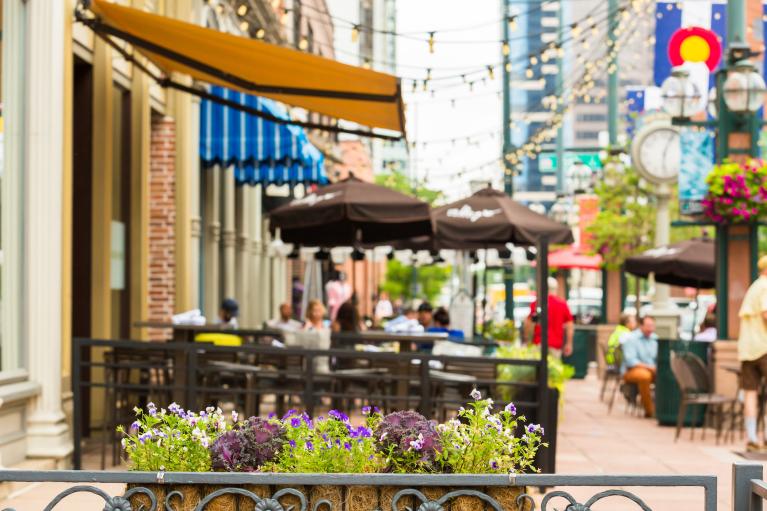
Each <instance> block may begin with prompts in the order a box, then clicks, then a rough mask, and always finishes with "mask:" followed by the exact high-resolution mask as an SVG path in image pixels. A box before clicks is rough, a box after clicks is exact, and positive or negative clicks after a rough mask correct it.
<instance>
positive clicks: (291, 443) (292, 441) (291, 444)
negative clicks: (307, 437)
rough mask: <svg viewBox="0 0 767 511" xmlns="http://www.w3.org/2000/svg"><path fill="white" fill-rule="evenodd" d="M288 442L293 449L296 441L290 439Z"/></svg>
mask: <svg viewBox="0 0 767 511" xmlns="http://www.w3.org/2000/svg"><path fill="white" fill-rule="evenodd" d="M288 444H290V447H292V448H293V449H295V448H296V441H295V440H291V441H290V442H288Z"/></svg>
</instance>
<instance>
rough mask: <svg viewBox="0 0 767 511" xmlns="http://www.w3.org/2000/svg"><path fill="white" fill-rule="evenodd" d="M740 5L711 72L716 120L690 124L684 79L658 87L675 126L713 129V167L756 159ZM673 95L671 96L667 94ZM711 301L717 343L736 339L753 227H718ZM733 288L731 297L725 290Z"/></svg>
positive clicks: (730, 13) (758, 81)
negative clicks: (723, 57) (721, 55)
mask: <svg viewBox="0 0 767 511" xmlns="http://www.w3.org/2000/svg"><path fill="white" fill-rule="evenodd" d="M745 32H746V22H745V1H744V0H730V1H728V2H727V51H726V62H725V65H724V66H723V67H722V68H721V69H719V70H718V71H717V72H716V86H715V89H714V90H712V91H710V92H709V94H708V97H707V99H708V110H709V113H710V114H712V116H714V117H715V119H713V120H711V121H692V120H691V119H690V117H691V116H692V115H694V113H696V112H695V111H694V110H695V108H693V109H691V111H687V108H686V107H688V106H692V105H693V103H695V102H697V104H696V105H695V106H696V108H698V109H700V103H701V101H700V98H701V94H700V92H697V93H696V92H695V90H694V87H691V86H690V81H689V76H685V75H684V73H677V74H676V75H673V74H672V76H671V77H669V78H667V79H666V81H665V82H664V83H663V85H662V89H663V90H664V91H668V92H669V94H668V96H666V97H664V109H666V111H667V112H668V113H669V114H671V116H672V122H673V123H674V124H675V125H678V126H701V127H708V128H713V129H714V130H715V131H716V158H717V163H721V162H722V161H724V160H725V159H732V160H736V161H737V160H744V159H746V158H748V157H756V156H757V155H758V144H757V139H758V136H759V131H760V128H761V126H762V121H761V120H760V119H759V118H758V117H757V115H756V113H757V111H758V110H759V108H760V107H761V106H762V104H763V100H764V95H765V91H766V88H765V82H764V79H763V78H762V77H761V75H760V74H759V73H758V72H757V71H756V68H755V67H754V65H753V64H752V63H751V61H750V58H751V57H753V56H755V55H756V54H755V53H754V52H752V51H751V49H750V47H749V46H748V44H746V42H745V41H746V37H745ZM672 92H673V94H672ZM716 241H717V248H716V261H717V263H716V266H717V270H716V275H717V278H716V298H717V334H718V337H719V338H720V339H732V338H736V337H737V333H738V321H737V316H736V314H737V307H738V306H739V304H740V302H741V301H742V298H743V295H744V294H745V290H746V289H747V288H748V285H749V283H750V281H752V280H753V279H754V278H756V255H757V254H756V251H757V237H756V226H755V225H753V224H746V225H737V224H733V225H719V226H717V236H716ZM730 289H732V291H733V292H732V293H730V292H729V290H730Z"/></svg>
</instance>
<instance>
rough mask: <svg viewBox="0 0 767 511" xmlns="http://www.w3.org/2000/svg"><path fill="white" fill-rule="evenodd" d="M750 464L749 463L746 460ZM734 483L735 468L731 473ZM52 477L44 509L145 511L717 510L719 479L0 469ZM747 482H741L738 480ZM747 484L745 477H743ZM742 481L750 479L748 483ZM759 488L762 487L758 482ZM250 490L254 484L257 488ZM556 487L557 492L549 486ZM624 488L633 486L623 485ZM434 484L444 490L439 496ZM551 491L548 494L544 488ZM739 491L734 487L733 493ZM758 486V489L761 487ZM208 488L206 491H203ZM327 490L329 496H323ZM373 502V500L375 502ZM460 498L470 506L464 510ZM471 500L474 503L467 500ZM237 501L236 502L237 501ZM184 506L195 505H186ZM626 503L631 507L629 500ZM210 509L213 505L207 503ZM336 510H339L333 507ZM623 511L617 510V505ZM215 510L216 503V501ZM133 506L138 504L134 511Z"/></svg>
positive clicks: (19, 475)
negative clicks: (90, 505)
mask: <svg viewBox="0 0 767 511" xmlns="http://www.w3.org/2000/svg"><path fill="white" fill-rule="evenodd" d="M744 466H746V467H753V465H744ZM734 473H735V475H736V482H737V474H738V473H737V471H736V470H734ZM4 481H14V482H19V481H22V482H58V483H62V482H63V483H72V484H73V486H71V487H69V488H67V489H66V490H64V491H62V492H61V493H59V494H58V495H56V496H55V497H54V498H53V499H52V500H51V502H50V503H49V505H48V506H47V507H46V508H45V509H46V511H48V510H50V509H53V508H54V507H55V506H56V505H57V504H58V503H59V502H61V501H62V500H63V499H65V498H66V497H68V496H69V495H72V494H75V493H79V492H89V493H93V494H96V495H98V496H100V497H101V498H103V499H104V508H103V509H104V510H106V511H116V510H119V511H132V510H134V509H136V508H137V507H139V506H137V501H138V498H137V496H143V499H144V500H143V502H144V503H145V504H144V507H145V509H144V510H143V511H156V509H165V510H166V511H180V510H182V509H184V510H187V509H194V511H204V510H206V509H209V505H210V504H211V502H213V501H214V500H216V499H217V498H219V497H226V496H231V497H234V500H232V502H234V506H233V509H238V508H239V507H240V506H241V503H242V502H243V501H244V502H247V503H249V506H247V508H248V509H255V510H258V511H288V510H289V509H290V507H291V506H293V511H309V510H311V511H318V510H320V509H321V510H322V511H343V510H344V509H348V508H350V507H351V505H350V504H349V503H348V502H344V504H343V505H339V502H338V501H334V500H333V499H332V498H319V497H318V496H317V495H316V493H315V490H316V489H318V488H324V489H327V488H329V487H332V488H346V490H347V491H350V490H349V488H367V489H374V490H376V491H377V492H378V494H379V495H380V494H381V493H382V492H383V491H384V489H388V491H390V492H391V494H390V496H389V497H388V498H387V499H386V500H385V503H386V506H385V507H381V502H382V500H383V499H380V498H379V499H378V501H377V502H373V501H371V502H372V505H371V507H370V509H364V510H360V511H376V510H380V509H384V511H388V509H391V510H392V511H398V510H401V509H405V508H408V509H412V510H416V509H417V510H419V511H443V510H445V509H451V504H452V503H455V502H457V501H458V500H459V499H465V502H464V505H463V506H458V508H460V509H483V508H484V509H493V510H494V511H508V510H509V509H513V507H512V506H518V508H519V509H526V510H530V511H535V510H538V509H539V510H541V511H553V510H554V509H566V510H569V511H589V510H590V509H591V508H592V507H593V506H594V505H595V504H597V503H599V504H600V509H608V508H606V507H604V506H605V505H609V502H611V501H612V502H614V503H615V504H618V503H619V502H620V501H630V502H631V503H633V505H634V506H635V507H636V509H639V510H645V511H649V510H651V509H652V508H651V506H650V505H649V504H648V503H647V502H646V500H645V499H643V498H642V496H641V493H642V492H641V490H640V489H641V488H650V487H652V488H683V487H687V488H702V489H703V498H702V500H701V501H700V502H699V503H697V504H692V503H691V505H690V506H686V507H685V508H684V509H685V510H692V509H702V510H703V511H716V509H717V479H716V477H715V476H706V475H665V476H661V475H559V474H520V475H510V476H509V475H457V474H443V475H412V474H358V475H357V474H355V475H346V474H336V475H329V474H271V473H269V474H262V473H249V474H236V473H162V472H161V473H156V474H155V473H148V472H84V471H41V472H33V471H7V470H6V471H0V482H4ZM744 481H745V480H744ZM99 483H126V484H127V485H128V487H127V490H126V492H125V493H123V494H121V495H109V494H108V493H107V492H106V491H105V490H104V489H103V488H100V487H98V486H94V485H97V484H99ZM746 483H748V481H746ZM190 486H191V487H199V488H200V489H201V490H202V489H203V488H205V491H201V492H200V493H199V494H198V500H197V501H196V503H192V502H184V501H183V499H184V494H183V491H184V490H183V487H187V488H188V487H190ZM746 486H748V484H746ZM534 487H538V488H542V489H543V493H542V494H539V495H535V496H533V495H531V493H530V492H529V491H528V490H529V489H531V488H534ZM575 487H589V488H603V489H602V490H599V491H597V492H596V493H594V494H593V495H592V496H590V497H589V498H587V499H585V500H583V501H582V502H579V501H578V499H577V498H576V497H574V496H573V493H572V491H573V490H572V488H575ZM760 487H761V486H760ZM254 488H260V489H261V491H259V492H258V493H256V491H255V490H253V489H254ZM552 488H555V489H552ZM627 488H631V490H628V489H627ZM439 489H443V490H444V491H443V492H442V493H440V492H439V491H437V490H439ZM498 489H513V490H515V493H514V494H513V500H512V506H509V505H508V504H507V503H501V501H500V500H499V499H498V498H497V497H496V496H495V495H497V493H498V492H497V491H496V490H498ZM548 490H550V491H548ZM737 491H738V490H737V488H736V490H735V492H734V493H736V492H737ZM760 491H761V490H760ZM206 492H207V493H206ZM323 495H327V493H326V492H325V493H323ZM374 500H375V499H374ZM466 501H468V502H469V507H466ZM472 502H475V504H474V505H472V504H471V503H472ZM238 503H239V504H238ZM190 504H194V507H191V506H190ZM630 505H631V504H630ZM211 507H212V506H211ZM337 508H341V509H337ZM622 508H623V507H622ZM216 509H220V506H216ZM733 509H734V510H735V511H748V510H751V511H753V510H754V509H761V508H754V507H751V508H748V507H738V502H734V503H733ZM136 511H138V509H136Z"/></svg>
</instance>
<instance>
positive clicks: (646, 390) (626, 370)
mask: <svg viewBox="0 0 767 511" xmlns="http://www.w3.org/2000/svg"><path fill="white" fill-rule="evenodd" d="M657 360H658V336H657V335H656V334H655V319H653V317H652V316H644V317H642V318H641V319H640V320H639V328H637V329H636V330H634V331H633V332H631V333H630V334H628V335H627V336H626V337H625V339H624V341H623V367H622V368H621V372H622V373H623V381H625V382H626V383H634V384H636V385H637V387H639V395H640V396H641V397H642V406H643V407H644V411H645V417H653V416H655V403H654V402H653V399H652V392H651V390H650V386H651V385H652V383H653V382H654V381H655V376H656V374H657Z"/></svg>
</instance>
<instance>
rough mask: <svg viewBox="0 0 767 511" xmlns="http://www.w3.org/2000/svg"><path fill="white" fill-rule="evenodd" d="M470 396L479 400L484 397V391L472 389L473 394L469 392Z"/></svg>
mask: <svg viewBox="0 0 767 511" xmlns="http://www.w3.org/2000/svg"><path fill="white" fill-rule="evenodd" d="M469 397H471V398H472V399H473V400H474V401H479V400H480V399H482V393H481V392H480V391H478V390H477V389H474V390H472V391H471V394H469Z"/></svg>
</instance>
